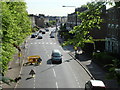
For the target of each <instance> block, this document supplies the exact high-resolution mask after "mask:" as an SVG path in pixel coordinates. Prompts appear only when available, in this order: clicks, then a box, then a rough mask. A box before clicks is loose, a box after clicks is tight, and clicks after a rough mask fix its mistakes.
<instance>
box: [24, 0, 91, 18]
mask: <svg viewBox="0 0 120 90" xmlns="http://www.w3.org/2000/svg"><path fill="white" fill-rule="evenodd" d="M25 2H26V4H27V11H28V13H29V14H34V15H38V14H44V15H45V16H48V15H49V16H67V15H68V14H70V13H73V12H74V11H75V8H77V7H80V6H81V5H84V4H86V3H87V2H91V0H25ZM63 5H65V6H75V7H62V6H63Z"/></svg>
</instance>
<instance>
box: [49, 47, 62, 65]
mask: <svg viewBox="0 0 120 90" xmlns="http://www.w3.org/2000/svg"><path fill="white" fill-rule="evenodd" d="M51 61H52V63H62V54H61V52H60V51H59V50H57V49H55V50H53V51H52V55H51Z"/></svg>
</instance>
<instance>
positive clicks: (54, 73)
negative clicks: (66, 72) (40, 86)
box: [53, 69, 56, 77]
mask: <svg viewBox="0 0 120 90" xmlns="http://www.w3.org/2000/svg"><path fill="white" fill-rule="evenodd" d="M53 73H54V76H55V77H56V73H55V70H54V69H53Z"/></svg>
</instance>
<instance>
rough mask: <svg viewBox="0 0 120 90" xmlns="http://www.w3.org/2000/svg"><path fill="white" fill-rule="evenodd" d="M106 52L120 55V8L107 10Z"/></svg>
mask: <svg viewBox="0 0 120 90" xmlns="http://www.w3.org/2000/svg"><path fill="white" fill-rule="evenodd" d="M106 13H107V17H108V18H107V22H108V24H107V37H106V43H105V45H106V51H108V52H113V53H116V54H120V7H112V8H110V9H108V10H107V12H106Z"/></svg>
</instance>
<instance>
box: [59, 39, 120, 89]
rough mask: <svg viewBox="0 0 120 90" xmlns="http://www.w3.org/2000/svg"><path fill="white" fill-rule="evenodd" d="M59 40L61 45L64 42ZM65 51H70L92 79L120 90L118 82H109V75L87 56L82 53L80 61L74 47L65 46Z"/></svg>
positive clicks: (79, 56)
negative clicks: (107, 76)
mask: <svg viewBox="0 0 120 90" xmlns="http://www.w3.org/2000/svg"><path fill="white" fill-rule="evenodd" d="M58 40H59V41H60V43H62V42H63V40H62V39H61V38H60V37H58ZM63 49H64V50H67V51H69V53H68V54H69V55H70V56H72V57H73V58H74V59H75V60H76V61H77V62H78V63H79V64H80V65H81V66H82V67H83V68H84V69H85V71H86V72H87V73H88V74H89V75H90V77H93V78H94V79H98V80H102V81H103V82H104V83H105V85H106V87H107V88H109V89H110V90H120V85H118V83H117V81H116V80H113V79H111V80H108V79H107V78H106V74H107V73H106V72H105V71H104V70H103V69H102V68H101V67H99V66H98V65H97V64H96V63H94V62H93V61H92V59H91V58H90V57H89V56H88V55H87V54H82V53H81V54H79V55H78V57H77V58H78V59H76V57H75V52H74V49H73V46H71V45H69V46H64V47H63Z"/></svg>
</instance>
